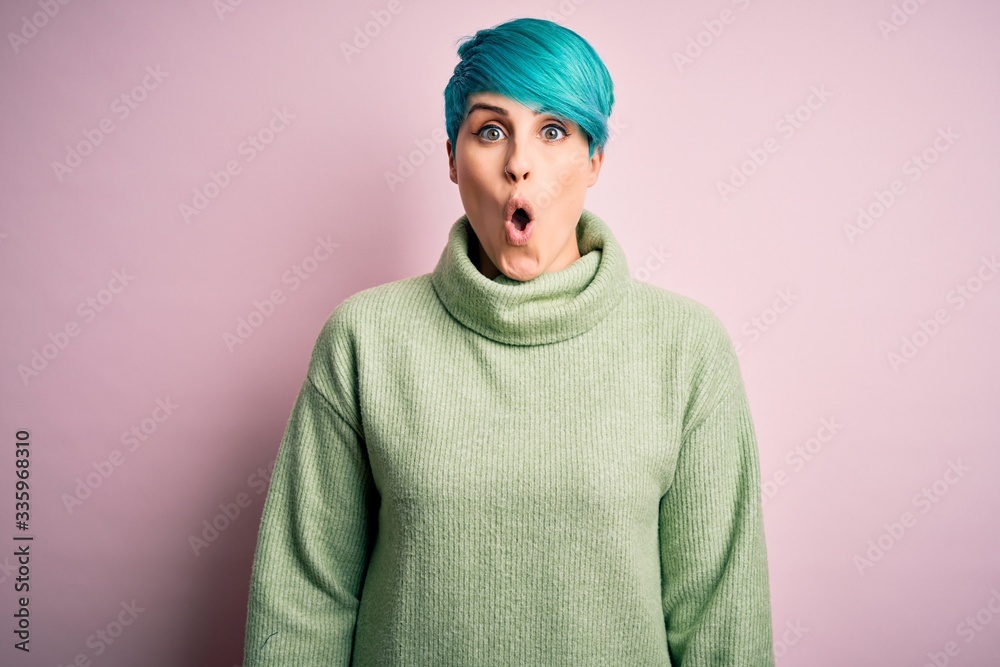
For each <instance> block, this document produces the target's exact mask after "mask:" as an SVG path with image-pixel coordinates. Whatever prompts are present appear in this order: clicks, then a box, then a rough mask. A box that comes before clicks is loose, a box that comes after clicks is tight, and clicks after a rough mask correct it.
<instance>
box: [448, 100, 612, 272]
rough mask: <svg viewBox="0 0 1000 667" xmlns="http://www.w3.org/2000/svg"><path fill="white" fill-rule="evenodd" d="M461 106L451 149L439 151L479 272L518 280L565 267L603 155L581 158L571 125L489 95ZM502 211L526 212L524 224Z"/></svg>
mask: <svg viewBox="0 0 1000 667" xmlns="http://www.w3.org/2000/svg"><path fill="white" fill-rule="evenodd" d="M468 101H469V107H468V108H469V109H470V112H469V113H468V115H467V116H466V118H465V120H464V121H463V123H462V126H461V127H460V128H459V130H458V135H457V139H456V142H455V145H454V146H452V145H451V141H450V140H448V141H447V142H446V147H447V149H448V164H449V167H450V169H451V180H452V182H454V183H456V184H457V185H458V191H459V194H460V196H461V198H462V205H463V206H464V208H465V213H466V215H467V216H468V218H469V222H470V223H471V224H472V229H473V231H475V233H476V237H477V245H478V262H477V265H478V268H479V271H480V272H481V273H482V274H483V275H485V276H486V277H487V278H490V279H491V280H492V279H493V278H495V277H496V276H497V275H498V274H499V273H503V274H504V275H506V276H507V277H509V278H512V279H514V280H519V281H525V280H531V279H532V278H534V277H536V276H538V275H540V274H542V273H549V272H552V271H560V270H562V269H564V268H566V267H567V266H569V265H570V264H572V263H573V262H574V261H575V260H577V259H579V258H580V249H579V247H578V246H577V242H576V224H577V222H578V221H579V220H580V214H581V213H582V212H583V205H584V197H585V195H586V193H587V188H589V187H590V186H592V185H593V184H594V183H596V182H597V176H598V174H599V173H600V170H601V165H602V164H603V162H604V154H603V153H598V152H595V153H594V156H593V157H592V158H591V157H588V152H589V148H588V144H587V137H586V135H585V134H584V133H583V132H582V131H581V130H580V128H579V127H578V126H577V125H576V123H573V122H571V121H566V120H563V119H561V118H559V117H557V116H554V115H551V114H546V113H542V114H536V113H535V112H534V111H532V110H531V109H529V108H528V107H526V106H524V105H522V104H519V103H517V102H515V101H513V100H511V99H509V98H507V97H504V96H502V95H497V94H493V93H476V94H474V95H470V96H469V100H468ZM505 168H506V169H505ZM509 208H521V209H526V210H527V212H528V213H529V214H530V217H531V220H530V222H526V220H525V219H524V218H523V216H522V215H521V212H517V213H515V214H514V215H513V216H512V217H511V216H510V215H509V213H508V209H509Z"/></svg>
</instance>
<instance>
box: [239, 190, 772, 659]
mask: <svg viewBox="0 0 1000 667" xmlns="http://www.w3.org/2000/svg"><path fill="white" fill-rule="evenodd" d="M576 235H577V242H578V245H579V249H580V254H581V257H580V258H579V259H577V260H576V261H574V262H573V263H572V264H570V265H569V266H568V267H566V268H565V269H562V270H560V271H555V272H551V273H543V274H541V275H539V276H538V277H536V278H534V279H532V280H528V281H524V282H519V281H516V280H513V279H510V278H508V277H507V276H505V275H504V274H502V273H501V274H500V275H498V276H497V277H496V278H495V279H493V280H490V279H489V278H486V277H485V276H484V275H483V274H482V273H480V272H479V270H478V269H477V268H476V267H475V265H474V264H473V263H472V260H471V259H470V250H471V248H472V247H473V244H474V243H475V236H474V232H473V231H472V228H471V226H470V225H469V221H468V218H467V216H465V215H463V216H462V217H461V218H459V219H458V221H457V222H455V223H454V224H453V225H452V227H451V229H450V232H449V236H448V240H447V244H446V246H445V248H444V251H443V253H442V254H441V257H440V260H439V261H438V263H437V266H436V267H435V268H434V270H433V271H432V272H431V273H427V274H424V275H421V276H417V277H413V278H408V279H405V280H399V281H396V282H392V283H386V284H383V285H378V286H376V287H372V288H369V289H366V290H363V291H361V292H357V293H356V294H354V295H352V296H349V297H348V298H347V299H345V300H343V301H342V302H341V303H340V305H338V306H337V307H336V308H335V309H334V311H333V312H332V314H331V315H330V317H329V319H328V320H327V321H326V323H325V324H324V326H323V328H322V330H321V332H320V333H319V335H318V338H317V340H316V344H315V347H314V348H313V351H312V356H311V359H310V362H309V367H308V371H307V374H306V378H305V381H304V382H303V384H302V388H301V390H300V392H299V394H298V397H297V398H296V400H295V403H294V406H293V408H292V410H291V416H290V418H289V420H288V423H287V427H286V430H285V434H284V437H283V439H282V441H281V443H280V447H279V450H278V454H277V459H276V461H275V466H274V475H273V477H272V480H271V486H270V488H269V490H268V494H267V499H266V501H265V504H264V509H263V515H262V517H261V524H260V532H259V536H258V543H257V549H256V553H255V556H254V562H253V573H252V580H251V585H250V599H249V609H248V620H247V632H246V644H245V651H246V654H245V664H246V665H247V667H264V666H271V667H277V666H281V667H293V666H294V667H332V666H345V667H346V666H348V665H361V666H373V667H374V666H378V667H396V666H404V665H405V666H408V667H423V666H427V667H451V666H456V667H458V666H461V667H487V666H494V665H495V666H500V665H503V666H505V667H506V666H510V665H519V666H520V665H529V666H533V667H534V666H538V667H542V666H545V667H553V666H562V665H566V666H572V667H583V666H585V665H595V666H596V665H601V666H602V667H606V666H609V665H614V666H619V665H621V666H630V667H631V666H639V665H642V666H645V665H656V666H659V665H675V666H680V667H723V666H726V667H728V666H734V667H735V666H738V667H764V666H768V665H773V664H774V654H773V651H772V646H771V642H772V634H771V603H770V592H769V578H768V568H767V556H766V549H765V541H764V530H763V521H762V515H761V496H760V472H759V463H758V453H757V443H756V436H755V432H754V427H753V424H752V421H751V416H750V412H749V408H748V402H747V396H746V393H745V388H744V384H743V381H742V377H741V374H740V369H739V364H738V362H737V357H736V354H735V351H734V349H733V345H732V342H731V341H730V338H729V336H728V334H727V332H726V329H725V328H724V326H723V325H722V323H721V321H720V320H719V319H718V317H717V316H716V315H715V314H714V313H713V312H712V311H711V310H710V309H709V308H707V307H706V306H704V305H702V304H700V303H699V302H697V301H695V300H693V299H691V298H689V297H685V296H681V295H679V294H676V293H673V292H671V291H668V290H665V289H663V288H660V287H656V286H653V285H649V284H646V283H643V282H639V281H637V280H634V279H633V278H632V277H631V276H630V275H629V272H628V267H627V264H626V259H625V256H624V253H623V250H622V248H621V247H620V245H619V244H618V243H617V241H616V240H615V238H614V236H613V234H612V232H611V230H610V229H609V228H608V226H607V225H606V224H605V223H604V222H603V221H602V220H601V219H600V218H598V217H597V216H596V215H594V214H593V213H591V212H590V211H588V210H586V209H584V210H583V214H582V215H581V218H580V221H579V223H578V224H577V227H576Z"/></svg>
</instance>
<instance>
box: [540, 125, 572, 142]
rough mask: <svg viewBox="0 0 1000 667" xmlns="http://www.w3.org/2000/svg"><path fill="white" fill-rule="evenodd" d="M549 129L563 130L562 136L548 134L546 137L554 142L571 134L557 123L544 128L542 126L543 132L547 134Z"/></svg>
mask: <svg viewBox="0 0 1000 667" xmlns="http://www.w3.org/2000/svg"><path fill="white" fill-rule="evenodd" d="M549 129H553V130H558V132H562V136H561V137H560V136H554V137H553V136H552V135H551V134H548V135H546V138H547V139H549V140H550V141H553V142H556V141H561V140H563V139H565V138H566V137H568V136H569V133H567V132H566V130H565V129H563V128H562V127H561V126H559V125H555V124H550V125H546V126H545V127H544V128H542V134H545V133H546V132H547V131H548V130H549Z"/></svg>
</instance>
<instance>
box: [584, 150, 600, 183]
mask: <svg viewBox="0 0 1000 667" xmlns="http://www.w3.org/2000/svg"><path fill="white" fill-rule="evenodd" d="M603 165H604V151H603V150H600V151H594V155H593V157H591V158H590V175H589V176H588V177H587V187H588V188H589V187H590V186H592V185H593V184H594V183H596V182H597V176H598V174H600V173H601V167H602V166H603Z"/></svg>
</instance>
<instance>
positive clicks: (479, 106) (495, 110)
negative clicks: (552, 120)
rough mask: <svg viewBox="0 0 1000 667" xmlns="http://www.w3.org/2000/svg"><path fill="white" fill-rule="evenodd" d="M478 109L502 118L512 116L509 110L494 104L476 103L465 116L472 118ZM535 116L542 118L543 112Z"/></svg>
mask: <svg viewBox="0 0 1000 667" xmlns="http://www.w3.org/2000/svg"><path fill="white" fill-rule="evenodd" d="M476 109H484V110H486V111H492V112H493V113H498V114H500V115H501V116H509V115H510V114H508V113H507V110H506V109H504V108H503V107H498V106H495V105H492V104H484V103H483V102H476V103H475V104H473V105H472V106H471V107H469V111H468V112H467V113H466V114H465V117H466V118H468V117H469V116H471V115H472V112H473V111H475V110H476ZM535 115H536V116H541V115H542V112H541V111H536V112H535Z"/></svg>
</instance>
